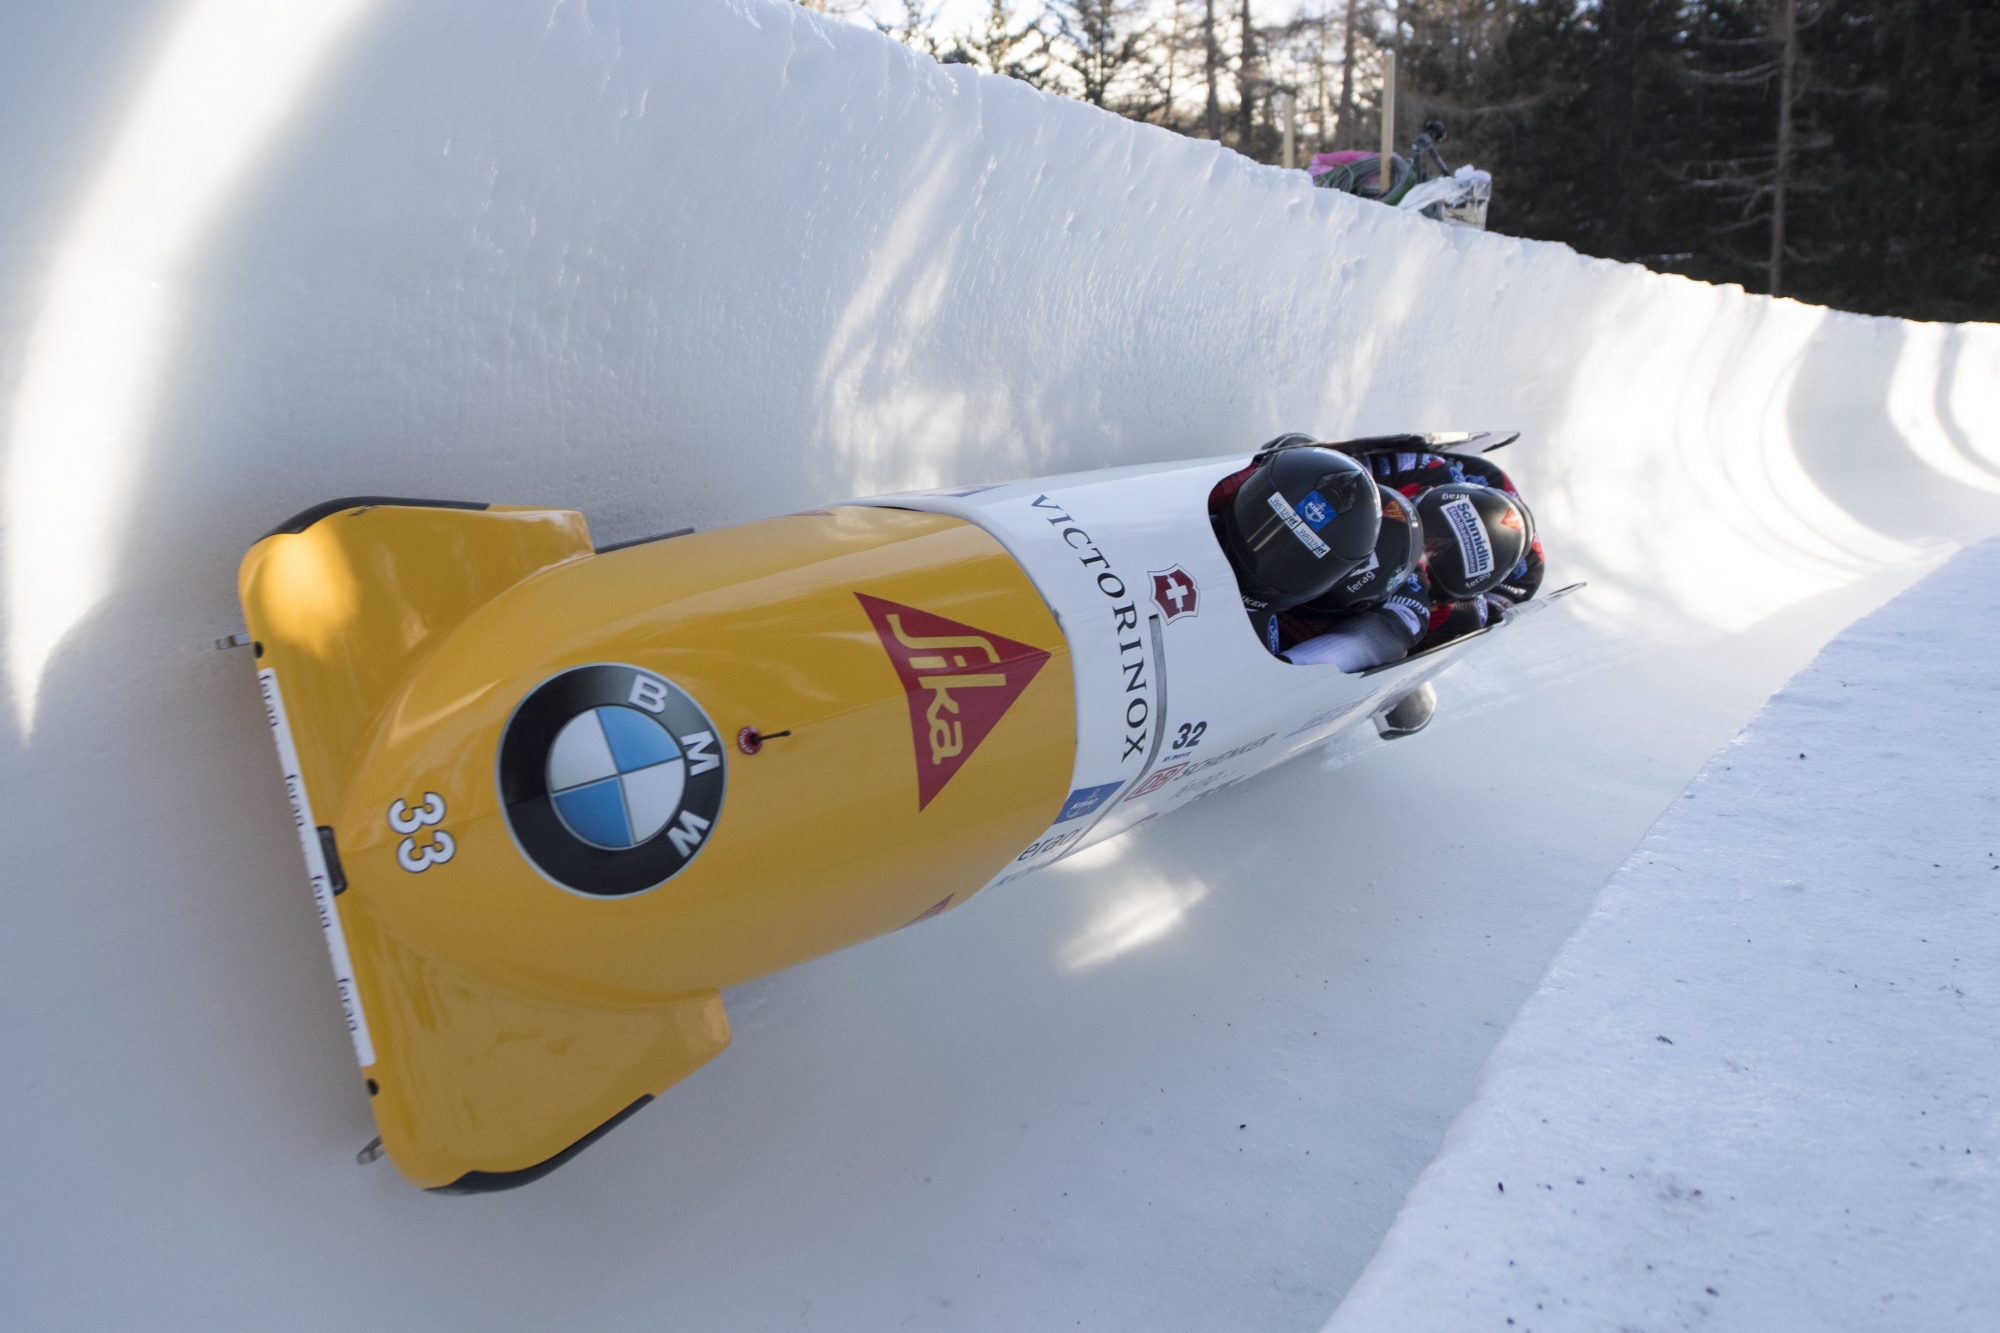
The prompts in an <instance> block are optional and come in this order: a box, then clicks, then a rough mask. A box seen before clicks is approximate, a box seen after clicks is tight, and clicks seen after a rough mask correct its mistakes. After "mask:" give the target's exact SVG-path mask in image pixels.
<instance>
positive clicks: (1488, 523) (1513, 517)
mask: <svg viewBox="0 0 2000 1333" xmlns="http://www.w3.org/2000/svg"><path fill="white" fill-rule="evenodd" d="M1417 515H1418V517H1419V518H1420V519H1422V521H1423V525H1424V558H1425V560H1426V561H1427V562H1428V564H1429V566H1430V571H1431V583H1432V584H1433V586H1435V587H1436V588H1437V590H1438V591H1439V592H1442V593H1443V594H1444V595H1445V596H1446V597H1449V598H1451V599H1452V600H1454V601H1458V600H1461V599H1464V598H1467V597H1478V596H1481V595H1483V594H1485V593H1488V592H1491V591H1492V590H1493V589H1495V588H1497V587H1499V586H1500V584H1501V582H1502V581H1503V580H1504V579H1505V578H1506V577H1507V576H1508V575H1509V574H1511V573H1512V572H1513V571H1514V566H1516V565H1518V564H1520V563H1521V559H1522V557H1523V556H1525V555H1527V553H1528V543H1530V542H1532V541H1533V540H1534V539H1535V526H1534V520H1533V519H1532V518H1530V517H1529V516H1528V507H1527V506H1526V505H1524V504H1522V503H1521V502H1520V501H1519V500H1516V499H1515V498H1514V497H1513V496H1511V495H1509V494H1507V492H1505V491H1501V490H1495V489H1494V488H1493V487H1491V486H1479V485H1475V484H1473V483H1471V482H1453V483H1451V484H1450V485H1446V486H1433V487H1431V488H1430V489H1429V490H1427V491H1425V492H1424V493H1423V494H1421V495H1419V496H1418V497H1417Z"/></svg>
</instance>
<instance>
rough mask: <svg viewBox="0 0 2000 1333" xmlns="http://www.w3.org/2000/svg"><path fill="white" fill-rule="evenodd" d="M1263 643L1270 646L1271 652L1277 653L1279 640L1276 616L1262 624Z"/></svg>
mask: <svg viewBox="0 0 2000 1333" xmlns="http://www.w3.org/2000/svg"><path fill="white" fill-rule="evenodd" d="M1264 642H1266V643H1268V644H1270V645H1271V651H1272V652H1274V653H1275V652H1277V651H1278V644H1279V643H1280V640H1279V638H1278V618H1277V617H1276V616H1272V617H1271V618H1270V619H1269V620H1267V621H1265V622H1264Z"/></svg>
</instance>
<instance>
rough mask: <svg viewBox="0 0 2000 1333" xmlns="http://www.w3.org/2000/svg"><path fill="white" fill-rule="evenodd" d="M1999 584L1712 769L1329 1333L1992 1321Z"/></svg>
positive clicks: (1832, 655) (1947, 593)
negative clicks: (1996, 668)
mask: <svg viewBox="0 0 2000 1333" xmlns="http://www.w3.org/2000/svg"><path fill="white" fill-rule="evenodd" d="M1996 587H2000V543H1995V542H1988V543H1986V544H1983V545H1981V546H1978V547H1975V548H1974V549H1972V550H1971V551H1968V552H1966V553H1965V554H1962V555H1960V556H1959V557H1958V558H1957V559H1955V560H1953V561H1952V562H1951V563H1950V564H1949V565H1946V566H1945V567H1944V568H1943V569H1942V570H1940V571H1938V572H1936V573H1934V574H1932V575H1930V576H1929V577H1928V578H1926V579H1925V580H1924V581H1923V582H1922V583H1920V584H1918V585H1917V586H1916V587H1915V588H1914V589H1912V590H1911V591H1909V592H1906V593H1904V594H1903V595H1902V596H1901V597H1899V598H1897V599H1896V600H1895V601H1893V602H1891V603H1889V605H1888V606H1886V607H1884V608H1882V609H1881V610H1879V611H1877V612H1875V613H1874V614H1873V615H1871V616H1869V617H1868V618H1867V619H1865V620H1863V621H1861V622H1860V623H1859V624H1857V625H1855V626H1854V627H1852V628H1850V629H1848V630H1847V631H1845V632H1844V633H1842V634H1841V635H1840V637H1839V638H1837V639H1835V640H1834V641H1833V642H1832V643H1831V644H1829V645H1828V646H1827V647H1826V649H1825V650H1824V651H1822V652H1821V653H1820V655H1819V656H1818V657H1817V658H1816V659H1814V661H1813V664H1812V665H1811V666H1810V667H1808V668H1807V669H1806V670H1804V671H1802V672H1800V673H1799V675H1798V676H1796V677H1795V678H1793V680H1792V681H1791V682H1790V683H1789V684H1788V685H1786V686H1785V688H1784V689H1783V690H1782V691H1780V692H1779V693H1778V695H1777V696H1776V697H1774V698H1773V699H1772V700H1771V702H1770V703H1769V704H1768V705H1766V706H1765V708H1764V709H1763V710H1762V711H1761V712H1759V713H1758V714H1757V717H1756V719H1755V721H1753V722H1752V723H1751V725H1750V727H1749V729H1748V730H1747V731H1745V732H1744V733H1743V735H1742V736H1741V737H1740V738H1738V739H1737V741H1736V742H1735V743H1734V744H1731V745H1729V746H1727V747H1725V748H1724V749H1723V750H1722V751H1721V752H1720V753H1718V754H1717V755H1716V756H1715V758H1714V759H1712V760H1710V761H1709V764H1708V766H1707V767H1706V768H1705V769H1703V770H1702V773H1701V776H1700V777H1699V778H1697V779H1696V780H1695V782H1694V783H1693V784H1692V785H1690V786H1689V787H1688V789H1687V791H1686V792H1684V793H1682V796H1681V799H1680V800H1679V801H1676V802H1675V803H1674V804H1673V806H1672V807H1671V808H1670V809H1669V810H1668V811H1667V813H1666V814H1665V815H1664V816H1663V817H1662V818H1661V819H1660V822H1659V823H1658V824H1657V825H1655V826H1654V828H1653V831H1652V832H1651V833H1650V834H1648V835H1647V837H1646V840H1645V841H1644V842H1643V843H1641V844H1640V846H1639V848H1638V850H1637V851H1635V852H1634V853H1633V854H1632V859H1631V860H1630V861H1628V862H1627V863H1626V864H1625V866H1624V868H1623V869H1621V870H1620V871H1619V872H1618V873H1617V875H1615V876H1614V877H1613V878H1612V880H1611V882H1610V884H1609V885H1608V886H1607V887H1606V889H1605V891H1604V894H1603V896H1602V897H1601V898H1600V899H1599V900H1598V902H1597V905H1596V907H1595V908H1594V909H1593V910H1592V912H1591V914H1590V917H1589V919H1588V920H1587V921H1585V922H1584V924H1583V927H1582V929H1581V930H1579V931H1578V932H1577V934H1576V935H1575V937H1574V938H1572V939H1571V940H1570V941H1569V943H1567V944H1566V945H1564V946H1563V949H1562V952H1561V953H1559V954H1558V955H1557V956H1556V960H1555V964H1554V966H1553V967H1551V968H1550V969H1549V973H1548V975H1547V976H1546V977H1544V978H1543V979H1542V983H1541V985H1540V987H1539V988H1538V989H1537V990H1536V992H1535V994H1534V996H1533V998H1531V999H1530V1000H1529V1001H1528V1003H1527V1005H1526V1007H1525V1008H1523V1010H1522V1011H1521V1015H1520V1017H1519V1018H1518V1019H1517V1020H1516V1021H1515V1023H1514V1025H1513V1027H1512V1028H1511V1029H1510V1030H1509V1031H1508V1033H1507V1035H1506V1037H1504V1038H1503V1039H1502V1040H1501V1042H1500V1045H1499V1048H1498V1049H1497V1050H1496V1051H1495V1052H1494V1054H1493V1057H1492V1059H1491V1060H1490V1061H1489V1062H1488V1064H1487V1067H1486V1073H1485V1076H1484V1078H1483V1079H1482V1081H1481V1083H1480V1089H1479V1096H1478V1099H1477V1100H1476V1101H1475V1102H1474V1103H1473V1104H1472V1106H1471V1108H1470V1109H1468V1110H1467V1111H1466V1112H1465V1114H1464V1115H1462V1116H1461V1117H1460V1118H1459V1120H1458V1122H1457V1123H1456V1124H1455V1125H1454V1126H1453V1127H1452V1130H1451V1135H1450V1137H1449V1138H1448V1139H1447V1140H1446V1141H1445V1147H1444V1152H1443V1154H1442V1155H1441V1156H1440V1157H1439V1158H1438V1160H1437V1162H1436V1163H1435V1164H1433V1165H1432V1166H1431V1167H1430V1169H1429V1170H1427V1171H1426V1172H1425V1173H1424V1176H1423V1179H1422V1180H1421V1181H1419V1182H1418V1184H1417V1188H1416V1191H1415V1192H1414V1193H1413V1194H1412V1195H1411V1196H1410V1200H1409V1202H1408V1204H1407V1205H1405V1207H1404V1208H1403V1211H1402V1214H1401V1215H1400V1216H1399V1217H1398V1218H1397V1220H1396V1224H1395V1226H1394V1228H1393V1229H1392V1230H1391V1231H1390V1232H1389V1236H1388V1239H1387V1240H1386V1241H1385V1242H1384V1243H1383V1246H1382V1250H1381V1252H1380V1254H1379V1255H1378V1256H1377V1257H1376V1259H1375V1261H1374V1262H1373V1263H1372V1264H1371V1265H1370V1266H1369V1268H1368V1271H1367V1272H1366V1273H1365V1274H1364V1275H1363V1276H1362V1278H1361V1281H1360V1282H1359V1283H1358V1284H1357V1285H1356V1286H1355V1288H1354V1290H1353V1292H1352V1293H1351V1294H1350V1295H1349V1296H1348V1298H1347V1300H1346V1302H1345V1303H1344V1304H1343V1305H1342V1306H1341V1308H1340V1312H1339V1314H1338V1316H1337V1317H1336V1318H1335V1319H1334V1320H1333V1322H1332V1323H1331V1324H1329V1325H1328V1326H1327V1327H1328V1331H1329V1333H1344V1331H1345V1330H1350V1329H1351V1330H1362V1329H1385V1328H1393V1329H1398V1330H1405V1331H1406V1333H1419V1331H1420V1330H1425V1329H1440V1330H1443V1329H1450V1330H1460V1329H1468V1328H1494V1327H1502V1326H1505V1325H1512V1326H1513V1327H1515V1328H1519V1329H1521V1330H1522V1333H1530V1330H1543V1331H1544V1333H1553V1331H1554V1330H1562V1329H1611V1328H1644V1329H1652V1328H1690V1327H1695V1326H1699V1327H1702V1328H1721V1329H1779V1328H1815V1329H1850V1328H1851V1329H1877V1328H1879V1329H1914V1328H1922V1329H1967V1330H1975V1329H1991V1328H1992V1327H1994V1325H1995V1322H1996V1320H2000V1172H1996V1171H1995V1163H1996V1161H2000V1118H1996V1116H1995V1114H1994V1111H1995V1107H1996V1105H2000V1060H1996V1059H1995V1058H1994V1053H1995V1051H1996V1049H2000V948H1996V945H2000V676H1996V674H1995V672H1994V669H1993V664H1994V662H1995V661H1996V660H2000V598H1996V596H1995V593H1994V589H1995V588H1996ZM1503 1320H1504V1321H1505V1325H1503V1322H1502V1321H1503Z"/></svg>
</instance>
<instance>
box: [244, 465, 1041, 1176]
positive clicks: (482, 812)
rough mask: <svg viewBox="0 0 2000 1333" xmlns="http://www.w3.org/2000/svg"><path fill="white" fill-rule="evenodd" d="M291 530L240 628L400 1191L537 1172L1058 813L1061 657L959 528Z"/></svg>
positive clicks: (504, 523)
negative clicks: (624, 537) (400, 1178)
mask: <svg viewBox="0 0 2000 1333" xmlns="http://www.w3.org/2000/svg"><path fill="white" fill-rule="evenodd" d="M290 526H291V527H294V528H297V529H299V530H296V531H283V530H281V531H280V532H278V533H275V534H273V535H271V536H269V537H267V538H265V539H264V540H263V541H261V542H259V543H258V544H257V545H256V546H255V547H253V548H252V549H251V551H250V552H249V554H248V556H246V558H245V560H244V563H243V569H242V575H241V592H242V597H243V604H244V608H245V612H246V614H247V616H248V619H249V625H250V631H251V635H252V637H253V638H254V639H256V640H257V641H258V645H259V661H258V666H259V668H260V674H261V675H262V677H263V679H264V683H265V692H266V699H267V704H268V706H269V707H270V709H271V712H272V720H273V725H274V728H275V730H276V732H277V734H278V743H279V751H280V757H281V760H283V762H284V764H285V768H286V773H287V780H288V784H289V785H290V786H291V787H292V790H293V805H294V812H295V814H296V815H297V817H298V819H299V822H300V832H301V841H302V845H303V846H304V848H305V852H306V859H307V864H308V870H309V873H311V874H312V875H313V876H314V884H315V890H316V892H320V893H321V894H322V899H321V901H322V916H323V918H325V920H324V921H323V924H324V925H326V927H327V930H328V943H329V947H330V948H331V949H332V950H333V952H334V956H335V957H334V962H335V970H336V973H337V974H339V975H340V977H341V981H342V992H343V1000H344V1001H346V1002H347V1003H348V1004H349V1021H350V1027H352V1028H354V1029H355V1035H356V1048H357V1053H358V1054H359V1055H360V1057H361V1059H362V1062H363V1065H364V1073H365V1074H366V1076H367V1078H368V1079H369V1081H370V1088H371V1092H372V1094H373V1103H372V1105H373V1108H374V1111H375V1116H376V1121H377V1124H378V1127H379V1128H380V1130H381V1134H382V1139H383V1144H384V1146H385V1147H386V1148H387V1150H388V1152H389V1154H390V1156H391V1157H392V1158H393V1160H394V1161H395V1162H396V1164H397V1166H398V1167H399V1168H400V1169H401V1170H402V1171H403V1173H404V1174H405V1175H407V1176H408V1177H409V1178H410V1179H412V1180H413V1181H415V1182H417V1183H418V1184H420V1185H424V1186H426V1187H431V1188H450V1189H458V1190H473V1189H482V1188H504V1187H506V1186H507V1185H510V1184H516V1183H520V1182H522V1181H524V1180H526V1179H532V1178H533V1177H534V1176H535V1175H538V1174H540V1173H541V1172H542V1171H543V1170H546V1169H550V1168H552V1167H553V1166H554V1165H556V1164H559V1163H560V1162H561V1161H562V1160H565V1159H566V1157H567V1156H568V1155H569V1154H570V1153H571V1152H573V1151H575V1150H576V1149H577V1148H579V1147H581V1146H582V1145H583V1144H584V1143H586V1142H588V1141H589V1140H590V1139H591V1138H593V1137H594V1136H595V1134H596V1133H597V1132H600V1131H601V1130H602V1129H603V1128H606V1127H608V1126H609V1125H610V1124H612V1123H614V1122H615V1121H616V1120H618V1119H619V1118H622V1116H623V1115H624V1114H625V1113H628V1112H629V1111H630V1110H632V1109H635V1108H636V1106H637V1105H638V1104H640V1103H642V1102H643V1101H644V1100H646V1099H647V1098H649V1097H650V1096H652V1095H654V1094H657V1093H659V1092H661V1091H662V1090H664V1089H665V1088H666V1087H668V1086H669V1085H670V1084H672V1083H674V1082H675V1081H677V1080H678V1079H680V1078H682V1077H684V1076H685V1075H686V1074H688V1073H689V1072H690V1071H692V1070H693V1069H695V1068H697V1067H698V1066H699V1065H700V1064H701V1063H702V1062H704V1061H705V1060H707V1059H709V1058H710V1057H712V1056H713V1055H714V1054H715V1053H716V1052H718V1051H719V1050H721V1049H722V1047H723V1046H725V1045H726V1044H727V1043H728V1039H729V1037H728V1027H727V1022H726V1019H725V1017H724V1015H723V1012H722V1005H721V1001H720V1000H719V998H718V992H719V991H721V990H722V989H724V988H725V987H728V986H732V985H735V984H737V983H740V982H743V981H746V980H748V979H750V978H753V977H757V976H761V975H764V974H766V973H770V972H773V971H776V970H778V969H780V968H784V967H788V966H790V965H792V964H795V963H799V962H802V961H804V960H806V959H809V958H813V957H816V956H818V955H821V954H825V953H828V952H830V951H832V950H835V949H839V948H842V947H844V946H846V945H849V944H853V943H856V942H859V941H861V940H865V939H868V938H871V937H873V936H876V935H879V934H882V933H884V932H886V931H890V930H894V929H896V928H898V927H900V926H903V925H906V924H908V923H910V922H912V921H913V920H916V919H918V918H920V917H923V916H925V915H929V914H932V913H934V912H936V911H942V910H945V909H946V908H948V907H950V906H955V905H956V904H957V903H958V902H961V901H963V899H964V897H965V896H966V895H968V894H970V893H972V892H974V891H975V890H976V889H977V888H978V887H979V886H980V885H981V884H984V883H985V882H986V881H987V880H989V879H990V878H992V877H993V875H994V874H995V873H996V872H997V871H998V870H999V869H1000V868H1001V867H1002V866H1003V865H1004V864H1005V863H1006V862H1007V861H1008V860H1009V859H1010V858H1012V857H1013V856H1014V855H1016V854H1017V853H1018V852H1019V851H1020V850H1021V848H1022V847H1024V846H1026V845H1027V844H1028V843H1029V842H1030V841H1032V840H1033V839H1034V838H1035V837H1036V835H1038V834H1039V833H1040V832H1041V831H1042V830H1044V829H1045V828H1047V827H1048V826H1049V824H1050V822H1051V820H1052V819H1053V818H1054V816H1055V814H1056V812H1057V810H1058V809H1059V808H1060V806H1061V805H1062V802H1063V798H1064V795H1065V793H1066V791H1067V790H1068V786H1069V780H1070V777H1071V770H1072V762H1073V758H1074V752H1075V715H1074V702H1073V700H1074V687H1073V682H1072V672H1071V665H1070V659H1069V650H1068V646H1067V644H1066V643H1065V641H1064V639H1063V636H1062V632H1061V630H1060V629H1059V627H1058V626H1057V624H1056V621H1055V619H1054V617H1053V616H1052V615H1051V613H1050V612H1049V609H1048V607H1047V606H1046V604H1045V603H1044V602H1043V600H1042V598H1041V596H1040V595H1039V593H1038V592H1037V591H1036V590H1035V588H1034V586H1033V585H1032V584H1031V583H1030V582H1029V580H1028V578H1027V576H1026V575H1025V574H1024V573H1023V572H1022V571H1021V569H1020V567H1019V565H1018V564H1016V563H1015V561H1014V560H1013V558H1012V557H1010V556H1009V555H1008V554H1007V552H1006V551H1005V550H1004V549H1003V548H1002V547H1001V546H1000V545H999V543H997V542H996V541H995V540H994V539H993V538H992V537H990V536H988V535H987V534H986V533H985V532H983V531H982V530H981V529H980V528H978V527H976V526H974V525H972V524H969V523H966V522H963V521H961V520H958V519H954V518H949V517H945V516H941V515H935V514H924V513H914V512H910V511H905V510H896V509H881V508H858V507H856V508H839V509H833V510H827V511H821V512H815V513H811V514H801V515H795V516H791V517H787V518H779V519H770V520H766V521H763V522H758V523H751V524H746V525H743V526H741V527H735V528H726V529H722V530H719V531H715V532H708V533H703V534H699V535H693V536H685V537H678V538H674V539H671V540H661V541H654V542H649V543H644V544H640V545H635V546H631V547H628V548H625V549H620V550H615V551H610V552H607V553H604V554H595V553H593V552H592V550H591V547H590V541H589V534H588V531H587V529H586V527H585V525H584V523H583V520H582V518H581V516H579V515H577V514H574V513H570V512H567V511H562V510H534V509H500V508H495V509H473V508H465V509H453V508H443V507H429V506H425V505H423V504H422V503H421V502H409V503H376V504H372V505H370V504H365V503H357V504H355V505H354V506H353V507H349V508H340V509H336V510H332V511H331V512H327V513H325V514H324V515H323V516H320V517H317V518H316V519H315V520H314V521H310V522H307V523H303V524H300V523H297V522H295V523H294V524H293V525H290ZM746 732H747V733H748V734H747V735H746V734H745V733H746ZM778 733H786V734H778ZM739 736H742V737H743V741H742V743H739ZM753 750H754V753H752V752H750V751H753ZM635 756H636V757H635Z"/></svg>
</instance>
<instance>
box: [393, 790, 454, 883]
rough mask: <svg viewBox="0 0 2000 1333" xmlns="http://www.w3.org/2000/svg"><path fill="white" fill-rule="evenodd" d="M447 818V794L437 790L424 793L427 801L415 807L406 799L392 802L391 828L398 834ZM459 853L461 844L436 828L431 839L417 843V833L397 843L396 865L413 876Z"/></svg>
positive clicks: (441, 863)
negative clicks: (441, 793)
mask: <svg viewBox="0 0 2000 1333" xmlns="http://www.w3.org/2000/svg"><path fill="white" fill-rule="evenodd" d="M443 820H444V797H442V796H440V795H438V794H437V793H436V792H434V791H427V792H425V793H424V803H423V805H421V806H420V807H418V808H417V809H415V810H412V809H410V807H409V805H408V804H407V803H405V802H403V801H400V800H398V801H391V802H390V803H389V827H390V828H392V829H394V830H395V831H396V832H398V833H407V834H412V835H414V834H416V833H417V832H418V831H420V830H422V829H426V828H430V827H431V826H432V825H434V824H438V823H441V822H442V821H443ZM457 852H458V843H457V841H456V840H455V839H454V838H453V837H452V836H451V834H449V833H446V832H445V831H444V830H443V829H436V830H435V831H434V832H432V834H431V838H430V841H429V842H428V843H426V844H425V845H424V846H422V847H419V846H417V840H416V838H415V837H414V836H411V837H406V838H404V839H403V840H402V841H401V842H400V843H397V844H396V864H397V865H399V866H401V867H403V869H405V870H407V871H409V872H410V873H411V874H413V875H420V874H422V873H423V872H424V871H426V870H429V869H430V868H431V867H432V866H441V865H443V864H444V863H445V862H446V861H449V860H451V858H452V857H453V856H454V855H456V854H457Z"/></svg>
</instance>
